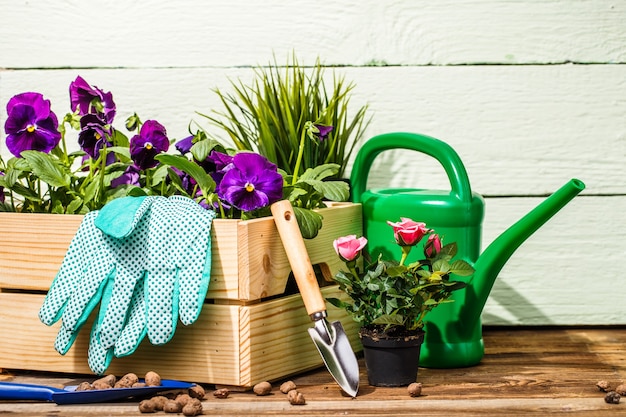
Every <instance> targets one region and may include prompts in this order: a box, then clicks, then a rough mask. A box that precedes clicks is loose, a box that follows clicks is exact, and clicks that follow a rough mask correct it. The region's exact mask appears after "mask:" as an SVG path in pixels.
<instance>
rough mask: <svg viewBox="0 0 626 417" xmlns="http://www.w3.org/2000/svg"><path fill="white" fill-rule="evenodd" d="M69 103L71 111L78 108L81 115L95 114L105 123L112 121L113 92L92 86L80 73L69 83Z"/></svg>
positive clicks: (113, 114) (113, 112) (113, 108)
mask: <svg viewBox="0 0 626 417" xmlns="http://www.w3.org/2000/svg"><path fill="white" fill-rule="evenodd" d="M70 103H71V107H72V111H76V109H78V110H79V114H80V115H81V116H84V115H85V114H97V115H98V116H100V117H101V118H102V119H104V121H105V122H106V123H112V122H113V118H114V117H115V102H113V94H111V93H110V92H107V93H105V92H104V91H102V90H101V89H99V88H98V87H95V86H94V87H92V86H91V85H89V84H88V83H87V81H85V80H84V78H83V77H81V76H80V75H79V76H77V77H76V79H75V80H74V81H72V83H71V84H70Z"/></svg>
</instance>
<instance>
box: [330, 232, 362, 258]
mask: <svg viewBox="0 0 626 417" xmlns="http://www.w3.org/2000/svg"><path fill="white" fill-rule="evenodd" d="M365 245H367V239H366V238H365V237H360V238H358V239H357V237H356V235H349V236H343V237H340V238H337V239H335V241H334V242H333V246H334V247H335V252H337V255H339V257H340V258H341V259H342V260H343V261H344V262H350V261H353V260H355V259H356V258H358V257H359V255H360V254H361V250H362V249H363V248H364V247H365Z"/></svg>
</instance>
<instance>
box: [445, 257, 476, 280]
mask: <svg viewBox="0 0 626 417" xmlns="http://www.w3.org/2000/svg"><path fill="white" fill-rule="evenodd" d="M450 272H451V273H453V274H455V275H458V276H460V277H468V276H470V275H472V274H473V273H474V272H475V270H474V268H473V267H472V266H471V265H470V264H468V263H467V262H465V261H463V260H460V259H458V260H456V261H454V262H452V265H450Z"/></svg>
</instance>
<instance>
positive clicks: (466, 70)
mask: <svg viewBox="0 0 626 417" xmlns="http://www.w3.org/2000/svg"><path fill="white" fill-rule="evenodd" d="M336 72H337V74H344V75H345V76H346V77H347V79H349V80H351V81H354V82H355V85H356V87H355V89H354V91H353V97H352V101H351V103H353V105H354V108H358V107H357V106H359V107H360V106H361V105H364V104H366V103H369V104H370V114H371V115H372V116H373V117H374V119H373V122H372V124H371V125H370V128H369V129H368V130H367V132H366V136H365V138H369V137H371V136H374V135H377V134H381V133H388V132H394V131H409V132H417V133H423V134H427V135H430V136H434V137H436V138H439V139H441V140H444V141H446V142H448V143H449V144H450V145H451V146H452V147H453V148H454V149H455V150H456V151H457V153H458V154H459V156H460V157H461V159H462V161H463V163H464V164H465V167H466V168H467V171H468V174H469V177H470V181H471V185H472V188H473V190H475V191H477V192H479V193H481V194H483V195H490V196H502V195H504V196H511V195H512V196H537V195H543V194H546V193H549V192H552V191H554V190H555V189H556V188H557V187H559V186H560V185H562V184H563V183H564V182H565V181H567V180H569V179H570V178H575V177H577V178H579V179H581V180H582V181H584V182H585V183H587V187H588V189H587V190H586V191H585V193H590V194H617V195H622V194H625V193H626V182H624V181H623V180H622V176H623V175H622V174H623V172H624V168H623V163H622V158H621V157H620V155H622V154H623V153H624V149H625V148H624V146H625V143H626V141H625V138H626V130H625V128H624V124H623V123H622V121H623V117H624V116H623V115H624V114H626V101H625V100H624V99H623V97H624V96H625V95H626V65H529V66H503V65H499V66H498V65H495V66H448V67H391V68H389V67H350V68H338V69H336ZM78 74H81V75H82V76H83V77H85V78H86V79H87V80H89V81H90V82H92V83H94V84H96V85H98V86H101V87H102V88H104V89H105V90H106V91H111V92H113V94H114V97H115V100H116V104H117V106H118V107H117V112H118V113H117V114H118V116H117V117H118V124H120V125H121V124H122V123H123V120H125V118H126V117H128V116H129V115H131V114H132V113H133V112H134V111H136V112H137V113H138V114H139V115H140V116H141V117H142V118H143V119H156V120H159V122H160V123H162V124H163V125H164V126H166V128H167V132H168V135H169V137H170V139H176V138H178V139H180V138H182V137H184V136H186V135H187V131H188V124H189V122H190V121H191V120H194V121H195V122H197V123H198V124H200V125H201V126H203V127H205V128H206V129H207V130H208V131H209V132H212V133H213V134H215V135H216V136H218V137H220V138H222V139H226V137H225V136H224V134H223V133H222V132H220V131H218V130H216V128H215V127H214V126H212V125H210V124H209V123H207V122H206V120H205V119H204V118H202V117H201V116H199V115H198V114H196V112H198V111H199V112H205V113H210V112H211V111H212V110H220V109H221V108H222V106H221V105H220V104H219V102H218V98H217V96H216V94H214V93H212V91H211V89H213V88H215V87H219V88H222V89H225V90H226V91H230V89H229V84H228V81H227V77H233V78H234V79H237V78H239V77H241V79H242V80H244V81H246V80H250V79H251V77H252V75H253V70H252V69H249V68H230V69H224V68H201V69H177V68H172V69H162V70H154V69H131V70H120V69H109V70H103V69H95V70H86V69H81V70H76V69H69V70H54V71H52V70H50V71H45V77H44V76H42V72H41V71H38V70H26V71H13V72H6V73H4V74H3V75H2V78H1V79H0V83H1V84H0V103H6V102H7V101H8V100H9V99H10V97H11V96H12V95H13V94H16V93H17V92H22V91H39V92H41V93H42V94H44V95H45V96H46V97H47V98H49V99H50V100H51V102H52V109H53V110H54V111H55V112H57V114H58V115H63V114H65V113H66V112H67V110H69V102H68V98H67V94H68V93H67V88H68V86H69V84H70V82H71V81H72V80H73V79H74V78H75V77H76V76H77V75H78ZM331 74H332V73H330V72H329V74H328V75H329V77H330V76H331ZM155 86H158V88H157V87H155ZM76 135H77V133H76V132H70V133H68V135H67V142H68V146H70V147H73V148H77V147H78V145H77V143H78V142H77V139H76ZM0 152H1V153H2V155H3V157H5V156H9V155H10V154H9V153H8V152H7V150H6V147H5V144H4V141H2V140H0ZM350 168H351V167H350ZM369 178H370V179H371V185H370V187H380V186H394V187H417V188H433V187H439V188H447V187H448V186H449V183H448V182H447V179H446V178H445V176H444V175H443V170H442V169H441V167H440V165H439V164H437V163H436V162H435V161H433V160H432V159H429V158H427V157H425V156H424V155H421V154H419V153H417V152H407V151H401V152H398V151H396V152H393V151H390V152H385V153H383V154H381V155H380V156H379V157H378V158H377V159H376V160H375V165H374V169H373V170H372V172H371V174H370V177H369Z"/></svg>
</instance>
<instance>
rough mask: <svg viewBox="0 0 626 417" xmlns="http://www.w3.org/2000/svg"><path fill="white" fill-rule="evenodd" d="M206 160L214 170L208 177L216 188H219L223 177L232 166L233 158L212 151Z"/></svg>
mask: <svg viewBox="0 0 626 417" xmlns="http://www.w3.org/2000/svg"><path fill="white" fill-rule="evenodd" d="M207 160H208V161H209V162H210V163H211V164H212V165H213V166H214V168H213V169H211V170H210V173H209V175H211V178H213V181H215V185H216V187H219V185H220V183H221V182H222V178H224V175H226V173H227V172H228V171H229V170H230V169H231V168H232V167H233V166H234V165H233V156H232V155H228V154H225V153H222V152H218V151H213V152H211V153H210V154H209V156H208V158H207ZM205 169H206V168H205Z"/></svg>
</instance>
